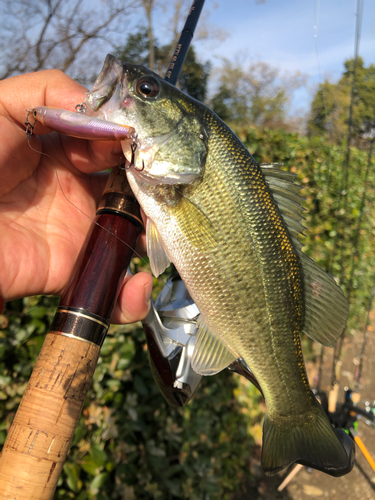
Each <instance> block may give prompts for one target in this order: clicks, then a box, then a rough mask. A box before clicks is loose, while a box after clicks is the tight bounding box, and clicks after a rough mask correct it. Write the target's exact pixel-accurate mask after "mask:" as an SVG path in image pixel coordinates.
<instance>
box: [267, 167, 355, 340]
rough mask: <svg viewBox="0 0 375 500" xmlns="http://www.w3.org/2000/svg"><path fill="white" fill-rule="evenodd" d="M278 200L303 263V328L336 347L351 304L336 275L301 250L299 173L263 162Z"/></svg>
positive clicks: (301, 208)
mask: <svg viewBox="0 0 375 500" xmlns="http://www.w3.org/2000/svg"><path fill="white" fill-rule="evenodd" d="M260 167H261V169H262V173H263V176H264V178H265V180H266V182H267V185H268V187H269V188H270V190H271V192H272V195H273V198H274V200H275V203H276V204H277V206H278V209H279V211H280V214H281V216H282V217H283V219H284V222H285V224H286V226H287V228H288V231H289V233H290V236H291V238H292V241H293V244H294V246H295V248H296V251H297V253H298V255H299V258H300V263H301V266H302V274H303V282H304V293H305V323H304V328H303V331H304V332H305V333H306V335H308V336H309V337H310V338H312V339H313V340H315V341H316V342H320V343H321V344H323V345H326V346H330V347H331V346H333V345H334V343H335V342H336V340H337V339H338V338H339V337H340V335H341V333H342V331H343V330H344V328H345V325H346V321H347V319H348V316H349V305H348V301H347V300H346V298H345V296H344V294H343V293H342V291H341V289H340V288H339V287H338V286H337V284H336V282H335V281H334V279H333V278H331V277H330V276H329V275H328V274H327V273H325V272H324V271H323V270H322V269H321V268H320V267H319V266H317V265H316V264H315V263H314V261H313V260H312V259H310V257H308V256H307V255H305V254H304V253H303V252H302V250H301V249H302V243H301V242H300V240H299V236H298V235H299V234H303V231H304V230H305V227H304V226H303V225H302V220H303V217H302V212H303V211H304V208H303V207H302V206H301V202H302V200H303V198H302V197H301V196H300V195H299V190H300V187H299V186H298V185H297V184H294V179H295V178H296V175H295V174H293V173H291V172H285V171H283V170H279V169H278V168H276V166H275V165H272V164H267V165H260Z"/></svg>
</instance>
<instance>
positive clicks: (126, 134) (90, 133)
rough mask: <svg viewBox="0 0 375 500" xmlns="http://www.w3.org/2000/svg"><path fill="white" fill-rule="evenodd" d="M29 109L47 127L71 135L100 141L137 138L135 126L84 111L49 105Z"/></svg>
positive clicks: (133, 139)
mask: <svg viewBox="0 0 375 500" xmlns="http://www.w3.org/2000/svg"><path fill="white" fill-rule="evenodd" d="M27 111H28V113H29V114H31V115H32V116H33V117H34V119H35V120H36V121H38V122H39V123H41V124H42V125H44V126H45V127H48V128H51V129H52V130H54V131H55V132H59V133H61V134H65V135H68V136H70V137H76V138H78V139H87V140H98V141H124V140H129V139H130V140H132V141H135V140H136V139H137V133H136V130H135V128H134V127H129V126H127V125H121V124H119V123H113V122H110V121H107V120H103V119H101V118H97V117H92V116H86V115H85V114H84V113H82V112H73V111H68V110H66V109H61V108H52V107H48V106H36V107H35V108H32V109H30V110H27Z"/></svg>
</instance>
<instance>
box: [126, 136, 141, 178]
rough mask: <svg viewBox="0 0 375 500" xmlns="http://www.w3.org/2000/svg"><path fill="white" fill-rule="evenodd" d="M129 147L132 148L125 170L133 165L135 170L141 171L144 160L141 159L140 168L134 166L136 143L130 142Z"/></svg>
mask: <svg viewBox="0 0 375 500" xmlns="http://www.w3.org/2000/svg"><path fill="white" fill-rule="evenodd" d="M130 149H131V150H132V157H131V160H130V163H129V165H127V166H126V167H125V168H126V170H128V169H129V168H131V167H133V168H134V169H135V170H137V171H138V172H142V170H144V169H145V162H144V161H143V160H142V168H137V167H136V166H135V152H136V150H137V143H136V142H135V140H134V142H133V143H132V145H131V146H130Z"/></svg>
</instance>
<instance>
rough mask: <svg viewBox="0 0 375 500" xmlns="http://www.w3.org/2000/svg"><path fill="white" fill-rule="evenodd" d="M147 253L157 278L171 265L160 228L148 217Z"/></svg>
mask: <svg viewBox="0 0 375 500" xmlns="http://www.w3.org/2000/svg"><path fill="white" fill-rule="evenodd" d="M146 239H147V255H148V257H149V259H150V266H151V271H152V274H153V275H154V276H155V277H156V278H157V277H158V276H160V274H162V273H163V272H164V271H165V269H166V268H167V267H168V266H169V264H170V263H171V261H170V260H169V258H168V256H167V253H166V251H165V249H164V245H163V242H162V240H161V238H160V236H159V233H158V230H157V229H156V226H155V224H154V223H153V222H152V220H151V219H150V218H149V217H147V222H146Z"/></svg>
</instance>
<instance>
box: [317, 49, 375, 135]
mask: <svg viewBox="0 0 375 500" xmlns="http://www.w3.org/2000/svg"><path fill="white" fill-rule="evenodd" d="M344 66H345V71H344V73H343V75H342V77H341V78H340V80H339V81H338V83H336V84H334V83H330V82H328V81H327V80H326V81H325V82H324V83H322V84H320V85H319V88H318V91H317V93H316V94H315V97H314V99H313V101H312V103H311V111H310V115H311V116H310V120H309V124H308V130H309V133H310V134H312V135H317V134H322V133H327V134H328V136H329V137H330V139H331V140H334V141H335V142H340V141H341V139H342V137H343V136H344V135H346V131H347V128H348V119H349V107H350V98H351V92H352V87H353V115H352V120H353V123H352V131H353V135H354V137H355V139H356V142H357V144H359V143H360V140H359V139H360V135H361V134H363V132H365V131H366V129H367V128H368V127H369V126H370V127H372V128H374V127H375V66H374V64H370V65H369V66H368V68H366V67H365V66H364V62H363V59H362V58H361V57H359V58H358V60H357V64H356V68H355V79H354V80H353V73H354V60H353V59H349V60H347V61H345V63H344ZM353 82H354V85H353Z"/></svg>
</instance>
